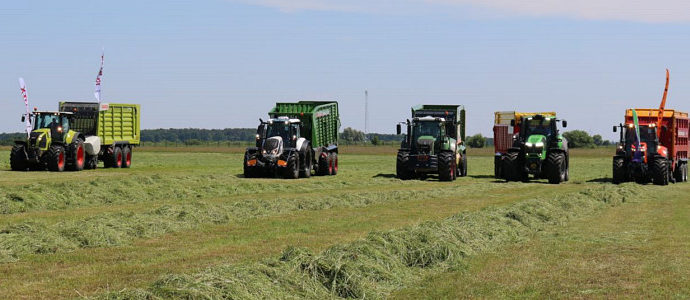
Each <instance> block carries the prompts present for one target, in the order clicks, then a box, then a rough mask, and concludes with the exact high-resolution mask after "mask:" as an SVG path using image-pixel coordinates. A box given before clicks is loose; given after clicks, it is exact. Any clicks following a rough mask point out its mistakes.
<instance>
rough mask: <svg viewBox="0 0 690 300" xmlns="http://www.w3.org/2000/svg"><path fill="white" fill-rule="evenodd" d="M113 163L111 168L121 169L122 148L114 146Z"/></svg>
mask: <svg viewBox="0 0 690 300" xmlns="http://www.w3.org/2000/svg"><path fill="white" fill-rule="evenodd" d="M111 159H112V163H111V165H110V167H112V168H121V167H122V148H120V147H117V146H114V147H113V156H112V158H111Z"/></svg>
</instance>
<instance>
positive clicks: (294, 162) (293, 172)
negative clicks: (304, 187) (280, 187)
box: [283, 153, 299, 179]
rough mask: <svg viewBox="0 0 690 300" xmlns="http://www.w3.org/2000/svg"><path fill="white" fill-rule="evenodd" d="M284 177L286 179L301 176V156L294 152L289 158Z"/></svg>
mask: <svg viewBox="0 0 690 300" xmlns="http://www.w3.org/2000/svg"><path fill="white" fill-rule="evenodd" d="M283 171H284V172H285V173H283V178H285V179H297V178H299V157H298V155H297V154H296V153H293V154H291V155H290V157H288V159H287V166H285V169H284V170H283Z"/></svg>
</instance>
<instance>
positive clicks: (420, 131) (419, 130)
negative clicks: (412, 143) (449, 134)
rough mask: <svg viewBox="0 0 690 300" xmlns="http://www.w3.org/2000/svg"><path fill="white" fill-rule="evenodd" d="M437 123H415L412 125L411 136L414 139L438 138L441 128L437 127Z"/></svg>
mask: <svg viewBox="0 0 690 300" xmlns="http://www.w3.org/2000/svg"><path fill="white" fill-rule="evenodd" d="M438 125H439V123H437V122H417V123H415V124H414V129H413V130H414V132H413V135H414V136H415V137H420V136H425V135H426V136H433V137H438V136H439V134H440V130H441V128H440V127H439V126H438Z"/></svg>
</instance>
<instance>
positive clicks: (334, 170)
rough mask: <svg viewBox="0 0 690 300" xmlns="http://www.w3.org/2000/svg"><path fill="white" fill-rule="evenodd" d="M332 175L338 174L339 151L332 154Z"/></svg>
mask: <svg viewBox="0 0 690 300" xmlns="http://www.w3.org/2000/svg"><path fill="white" fill-rule="evenodd" d="M329 156H330V159H329V161H330V166H331V167H330V169H331V175H336V174H338V153H335V152H332V153H331V154H330V155H329Z"/></svg>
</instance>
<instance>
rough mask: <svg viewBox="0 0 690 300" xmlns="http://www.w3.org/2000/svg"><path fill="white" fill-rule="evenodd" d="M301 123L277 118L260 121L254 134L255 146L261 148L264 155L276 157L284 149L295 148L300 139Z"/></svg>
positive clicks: (296, 120)
mask: <svg viewBox="0 0 690 300" xmlns="http://www.w3.org/2000/svg"><path fill="white" fill-rule="evenodd" d="M301 127H302V122H301V121H300V120H299V119H290V118H288V117H278V118H273V119H269V120H268V121H263V120H261V125H259V127H258V129H257V133H256V146H257V147H259V148H261V152H262V154H264V155H267V156H270V157H274V158H275V157H278V156H280V155H281V154H282V153H283V149H284V148H295V147H296V146H297V141H298V140H299V139H300V138H301V135H300V129H301Z"/></svg>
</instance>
